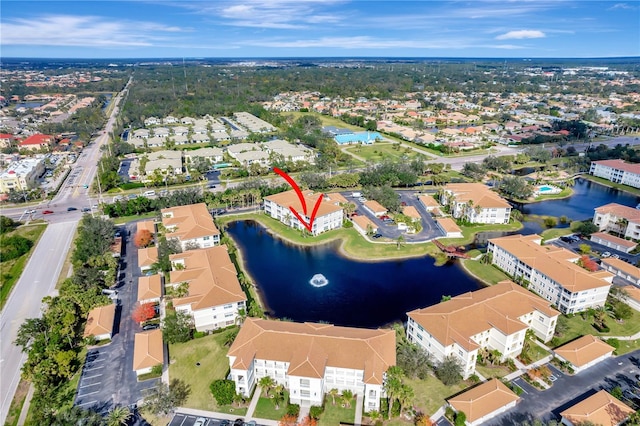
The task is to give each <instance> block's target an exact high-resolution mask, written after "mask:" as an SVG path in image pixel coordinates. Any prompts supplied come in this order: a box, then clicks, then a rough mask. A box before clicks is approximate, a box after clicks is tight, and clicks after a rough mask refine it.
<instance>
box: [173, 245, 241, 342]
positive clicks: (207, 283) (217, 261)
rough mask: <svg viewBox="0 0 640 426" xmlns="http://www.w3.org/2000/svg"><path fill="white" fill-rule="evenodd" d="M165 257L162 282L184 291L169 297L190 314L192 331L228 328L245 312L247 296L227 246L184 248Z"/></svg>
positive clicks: (178, 309) (179, 307)
mask: <svg viewBox="0 0 640 426" xmlns="http://www.w3.org/2000/svg"><path fill="white" fill-rule="evenodd" d="M169 260H170V261H171V268H172V270H171V272H170V273H169V282H168V283H167V284H166V285H167V286H170V287H173V288H174V289H175V290H176V291H177V292H182V293H183V294H184V295H181V296H179V297H174V298H173V306H174V308H175V309H176V311H181V312H186V313H188V314H190V315H191V316H192V317H193V322H194V325H195V327H196V330H198V331H208V330H215V329H218V328H223V327H228V326H230V325H233V324H235V323H236V321H237V319H238V316H239V315H240V312H241V311H244V312H246V307H247V306H246V302H247V296H246V295H245V293H244V292H243V291H242V287H240V283H239V281H238V272H237V271H236V268H235V266H234V264H233V262H231V258H230V257H229V253H228V252H227V246H225V245H221V246H215V247H209V248H203V249H198V250H188V251H185V252H182V253H177V254H172V255H170V256H169ZM184 286H186V288H184Z"/></svg>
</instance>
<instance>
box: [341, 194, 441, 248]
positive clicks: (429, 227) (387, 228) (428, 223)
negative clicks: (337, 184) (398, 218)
mask: <svg viewBox="0 0 640 426" xmlns="http://www.w3.org/2000/svg"><path fill="white" fill-rule="evenodd" d="M397 192H398V195H399V196H400V201H401V203H402V206H403V207H404V206H413V207H415V208H416V210H418V212H419V213H420V216H421V217H422V218H421V219H420V221H421V222H420V223H421V224H422V230H421V231H420V232H418V233H415V234H409V233H406V232H405V231H402V230H400V229H398V224H397V223H395V222H393V221H392V220H387V221H386V222H385V220H384V219H383V218H380V217H377V216H375V215H374V214H373V213H371V212H370V211H368V210H367V209H366V208H365V207H364V203H365V202H366V201H367V200H366V199H365V198H362V197H353V196H352V192H342V193H341V194H342V196H344V197H345V198H346V199H347V200H349V202H351V203H353V204H355V205H356V213H357V214H358V215H361V216H366V217H367V218H368V219H370V220H371V221H372V222H373V223H375V224H376V225H377V226H378V234H380V236H381V237H385V238H389V239H391V240H396V239H397V238H398V237H399V236H400V235H402V236H403V237H404V239H405V241H407V242H425V241H431V240H432V239H434V238H438V237H442V236H444V233H443V232H442V231H441V230H440V228H438V226H437V225H436V222H435V220H434V219H433V218H432V217H431V214H430V213H429V212H427V210H426V209H425V208H424V206H423V205H422V204H421V203H420V201H419V200H418V199H417V197H416V194H415V192H414V191H397Z"/></svg>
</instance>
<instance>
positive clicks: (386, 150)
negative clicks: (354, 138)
mask: <svg viewBox="0 0 640 426" xmlns="http://www.w3.org/2000/svg"><path fill="white" fill-rule="evenodd" d="M346 151H349V152H350V153H352V154H355V155H357V156H358V157H362V158H364V159H365V160H367V161H380V160H386V159H392V160H398V159H400V158H403V157H408V158H414V157H416V156H417V155H418V153H417V152H415V151H414V150H412V149H411V148H405V147H400V149H396V148H394V145H393V144H390V143H384V142H376V143H375V144H373V145H356V146H350V147H349V148H346Z"/></svg>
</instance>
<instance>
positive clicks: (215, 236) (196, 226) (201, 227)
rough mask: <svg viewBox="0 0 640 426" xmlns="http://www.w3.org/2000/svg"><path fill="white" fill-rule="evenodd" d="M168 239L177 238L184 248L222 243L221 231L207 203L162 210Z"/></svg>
mask: <svg viewBox="0 0 640 426" xmlns="http://www.w3.org/2000/svg"><path fill="white" fill-rule="evenodd" d="M161 215H162V225H163V226H164V228H165V229H166V230H167V234H166V235H165V237H166V238H167V239H176V240H178V242H179V243H180V246H181V247H182V250H188V249H194V248H207V247H213V246H217V245H219V244H220V231H219V230H218V227H216V224H215V223H214V222H213V218H212V217H211V213H209V210H207V205H206V204H205V203H198V204H190V205H187V206H177V207H170V208H166V209H162V210H161Z"/></svg>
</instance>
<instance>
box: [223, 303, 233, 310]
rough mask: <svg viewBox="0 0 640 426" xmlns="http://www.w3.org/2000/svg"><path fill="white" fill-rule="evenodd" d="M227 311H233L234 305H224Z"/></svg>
mask: <svg viewBox="0 0 640 426" xmlns="http://www.w3.org/2000/svg"><path fill="white" fill-rule="evenodd" d="M224 308H225V309H231V308H233V304H231V303H229V304H228V305H224Z"/></svg>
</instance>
